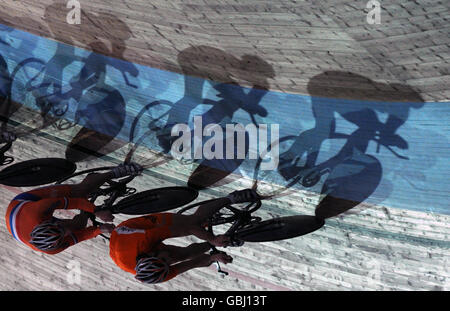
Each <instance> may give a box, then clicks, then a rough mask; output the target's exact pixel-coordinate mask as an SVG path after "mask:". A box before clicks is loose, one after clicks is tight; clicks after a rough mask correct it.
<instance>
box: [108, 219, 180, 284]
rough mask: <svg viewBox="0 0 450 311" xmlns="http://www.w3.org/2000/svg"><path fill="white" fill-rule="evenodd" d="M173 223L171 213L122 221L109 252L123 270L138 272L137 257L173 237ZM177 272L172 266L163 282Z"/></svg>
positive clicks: (112, 236) (155, 248)
mask: <svg viewBox="0 0 450 311" xmlns="http://www.w3.org/2000/svg"><path fill="white" fill-rule="evenodd" d="M171 224H172V214H171V213H157V214H152V215H147V216H142V217H137V218H132V219H128V220H126V221H124V222H122V223H121V224H120V225H118V226H117V227H116V228H115V229H114V231H113V232H112V233H111V239H110V243H109V250H110V252H109V254H110V256H111V258H112V260H113V261H114V262H115V263H116V264H117V265H118V266H119V267H120V268H121V269H122V270H125V271H127V272H129V273H132V274H136V271H135V267H136V263H137V260H136V258H137V257H138V256H139V255H142V254H145V253H151V252H154V251H156V250H158V249H159V248H160V247H161V246H163V245H164V244H163V243H162V241H163V240H165V239H167V238H170V237H171V232H170V225H171ZM177 274H178V273H177V271H176V269H174V268H173V267H170V270H169V273H168V274H167V277H166V278H165V279H164V280H163V282H165V281H168V280H170V279H172V278H174V277H175V276H176V275H177Z"/></svg>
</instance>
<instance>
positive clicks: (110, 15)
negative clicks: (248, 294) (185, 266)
mask: <svg viewBox="0 0 450 311" xmlns="http://www.w3.org/2000/svg"><path fill="white" fill-rule="evenodd" d="M360 2H361V4H360V6H358V5H355V4H354V2H353V1H351V2H350V1H327V2H326V4H320V5H319V4H311V3H309V2H308V1H304V2H298V3H297V4H293V3H291V2H290V1H270V2H269V1H267V2H265V1H247V2H246V4H245V5H244V4H237V3H235V2H232V1H229V2H227V1H208V5H206V4H204V1H189V2H186V1H170V2H169V1H152V4H148V1H136V0H135V1H118V0H114V1H104V0H94V1H90V2H89V3H88V2H86V3H84V2H83V1H82V2H81V4H82V9H83V19H82V23H81V25H79V26H76V25H69V24H67V23H66V14H67V11H68V10H67V9H66V8H65V1H51V0H43V1H40V2H39V3H38V4H37V3H34V1H20V2H19V1H10V0H6V1H3V2H2V3H1V4H0V24H1V25H3V26H1V28H0V29H1V33H0V39H1V40H2V41H0V44H1V45H0V47H1V49H0V53H1V55H2V57H3V59H5V64H6V67H7V69H6V71H4V72H8V73H9V74H11V73H12V72H13V70H14V68H17V67H16V66H17V65H18V64H20V63H21V62H22V61H24V60H27V59H31V58H33V59H40V60H42V63H43V64H45V67H43V68H45V70H46V71H45V72H46V75H47V76H48V77H51V78H52V79H53V81H58V82H60V84H63V85H67V84H69V82H70V81H74V80H75V79H74V78H77V77H80V76H83V74H84V75H89V74H99V75H100V78H99V77H96V78H97V79H99V80H100V79H103V82H104V84H106V85H107V87H106V89H107V90H109V93H108V94H117V93H118V94H119V95H115V96H113V97H110V101H109V103H111V102H112V103H113V104H117V105H116V106H115V107H118V108H117V110H119V113H118V116H120V117H121V118H119V119H120V120H121V122H122V123H121V124H122V126H120V127H117V128H114V127H105V126H103V125H104V124H102V123H101V122H100V124H94V125H92V124H88V125H87V124H80V125H77V126H75V127H73V128H71V129H69V130H66V131H55V130H54V129H49V128H47V129H44V130H43V131H42V132H41V134H40V135H37V136H26V137H24V138H22V139H20V140H19V141H18V143H17V144H16V145H15V146H14V150H13V152H12V153H13V155H14V157H15V158H16V161H20V160H28V159H32V158H35V157H36V155H39V157H45V156H52V157H54V156H59V157H65V156H66V155H67V150H69V149H68V147H67V146H68V144H69V142H71V141H72V139H73V137H74V136H75V135H76V133H77V132H78V131H79V130H80V128H81V126H83V125H84V126H88V127H89V126H90V127H91V129H94V130H96V131H98V132H99V133H101V134H106V135H112V136H115V142H112V143H111V144H110V145H109V146H111V145H114V146H115V147H114V148H111V149H110V150H109V151H110V152H108V154H107V155H106V156H104V157H103V158H102V159H95V160H92V158H89V159H88V160H89V161H86V160H83V161H79V162H78V163H77V165H78V166H79V167H80V168H83V167H94V166H98V165H103V164H107V165H110V164H111V163H112V162H114V163H119V162H120V161H122V160H123V156H124V154H125V152H126V150H127V148H128V146H127V145H126V143H127V142H128V141H129V139H128V138H129V130H130V125H131V123H132V120H133V117H135V116H136V115H137V113H138V112H139V110H140V108H142V106H143V105H145V104H147V103H150V102H153V101H155V100H164V101H168V102H172V103H177V107H181V108H180V109H178V110H177V111H175V113H174V114H173V118H174V119H175V120H178V121H179V122H181V121H183V120H184V119H183V117H184V116H186V115H187V116H189V114H190V113H194V114H204V113H206V112H207V111H208V109H209V106H207V105H205V104H204V105H201V104H202V103H205V100H209V102H208V103H210V102H215V103H218V104H222V105H223V102H221V100H220V98H222V99H223V100H224V102H225V103H226V102H227V100H228V101H236V100H243V101H251V100H254V98H257V99H259V101H257V103H258V104H259V105H261V106H262V107H264V108H265V109H266V110H267V111H268V114H267V116H266V117H261V116H257V121H258V123H265V124H280V134H281V136H285V135H299V133H300V132H302V131H306V130H308V129H310V128H313V127H314V124H315V122H316V125H317V124H318V122H319V121H320V120H321V117H322V118H323V119H325V118H327V117H328V116H329V113H331V114H332V115H334V117H335V118H336V128H337V129H340V130H342V131H344V132H345V133H347V134H349V133H351V132H352V131H353V130H355V129H356V128H355V125H354V124H351V123H349V122H348V120H345V118H343V117H342V114H345V113H352V112H353V113H356V114H357V117H358V118H362V119H363V120H366V119H367V120H368V124H371V123H370V121H371V120H372V119H370V117H371V116H372V115H371V114H370V113H361V111H367V110H372V111H375V113H376V115H377V117H378V119H380V120H386V119H387V117H386V116H387V114H391V115H394V116H395V117H396V118H397V120H400V121H399V127H398V132H397V133H398V134H399V135H400V136H401V137H402V138H403V139H404V140H405V141H406V142H407V148H397V149H395V150H396V151H398V152H399V153H401V154H402V155H405V156H407V157H408V160H405V159H401V158H398V157H396V156H394V155H393V153H391V152H389V151H388V150H386V148H384V149H383V148H381V150H377V148H376V146H375V145H369V146H368V149H367V151H366V153H367V154H369V155H371V156H372V157H375V158H376V159H377V161H378V162H377V163H380V165H381V168H382V175H381V178H379V179H377V180H376V181H374V182H373V183H374V184H370V187H369V188H370V189H369V190H372V192H371V193H370V194H369V195H368V196H363V197H364V200H360V201H362V202H361V204H359V205H358V206H357V207H355V208H353V209H351V210H350V211H348V212H347V213H343V214H340V215H339V216H337V217H331V218H329V219H327V223H326V226H325V227H324V228H322V229H320V230H319V231H316V232H314V233H312V234H309V235H307V236H304V237H301V238H297V239H293V240H290V241H283V242H277V243H265V244H260V245H255V244H251V243H249V244H248V246H247V247H245V248H241V249H232V250H230V253H231V254H232V255H233V256H234V257H235V261H234V263H233V264H232V265H230V266H227V268H228V270H229V271H231V273H230V277H228V278H225V279H222V278H220V277H219V276H218V275H217V273H216V272H215V271H213V269H201V270H195V271H192V272H190V273H188V274H186V275H183V276H180V277H179V278H176V279H175V280H173V281H171V282H169V283H167V284H161V285H157V286H142V285H140V284H138V283H136V282H134V281H133V280H132V279H130V278H129V276H128V275H126V274H125V273H122V271H120V270H118V269H117V268H116V267H115V266H114V264H113V263H112V261H111V260H110V259H109V257H108V248H107V245H106V243H105V242H104V241H103V240H102V239H100V238H98V239H95V240H92V241H88V242H85V243H83V244H80V245H77V246H75V247H73V248H72V249H70V250H69V251H67V252H66V253H65V254H60V255H57V256H52V257H50V258H49V257H48V256H42V255H40V254H37V253H33V252H31V251H29V250H28V249H25V248H23V247H22V246H20V245H17V243H16V242H15V241H14V240H13V239H12V238H11V237H10V236H9V234H8V232H7V230H6V228H5V225H4V224H2V228H1V229H2V230H1V234H0V237H1V240H2V246H3V247H2V251H1V253H0V255H1V260H2V265H1V267H0V279H1V280H2V282H1V285H0V286H1V289H25V290H38V289H55V290H73V289H75V290H78V289H81V290H99V289H100V290H130V289H142V290H155V289H157V290H240V289H242V290H255V289H267V290H304V289H312V290H327V289H331V290H333V289H338V290H349V289H352V290H360V289H363V290H374V289H383V290H390V289H426V290H440V289H448V286H449V283H448V282H449V277H450V274H449V270H448V269H449V268H448V262H449V258H450V257H449V246H450V244H449V242H448V240H449V239H448V233H449V231H450V227H449V225H448V224H449V222H448V220H449V216H448V215H449V214H450V213H449V206H448V190H449V184H448V178H446V176H447V173H448V171H449V169H448V168H449V167H448V156H449V154H448V153H449V149H448V139H449V131H448V121H449V110H450V108H449V95H450V91H449V85H450V83H449V82H450V81H449V80H450V78H449V73H448V71H449V63H448V59H449V36H448V34H449V27H448V26H447V24H448V16H449V10H448V5H446V4H445V2H444V1H417V2H409V1H397V2H395V4H389V5H387V4H386V5H384V4H383V11H382V23H381V24H380V25H369V24H367V22H366V20H365V12H364V7H365V1H360ZM76 57H78V60H77V61H74V59H75V58H76ZM80 59H81V61H80ZM37 64H40V63H38V62H35V67H34V68H35V69H36V68H37V69H39V68H38V67H36V66H37ZM32 68H33V67H32ZM83 70H85V71H83ZM121 72H125V73H126V75H127V76H128V78H129V82H130V84H132V85H134V86H135V87H131V86H130V85H128V84H126V83H125V82H124V79H123V78H122V74H121ZM19 73H20V71H19ZM3 78H4V76H3ZM5 81H7V79H6V80H5V78H4V79H3V80H2V82H3V85H5V84H6V82H5ZM14 81H15V84H14V83H12V87H11V90H12V94H11V95H12V96H13V99H14V101H15V102H17V103H20V104H22V105H23V107H22V110H20V111H21V112H22V113H16V114H14V115H12V116H11V119H12V121H13V122H12V124H19V125H18V126H19V127H21V128H22V129H28V128H34V127H35V126H36V122H35V121H34V120H37V119H38V113H37V112H36V109H34V108H35V107H34V106H33V100H32V98H30V97H29V96H25V95H24V92H21V90H23V89H21V88H20V85H23V84H25V83H26V79H25V76H24V75H22V76H20V74H19V75H17V76H16V79H15V80H14ZM21 83H22V84H21ZM72 87H73V88H75V89H76V88H77V86H75V87H74V86H73V85H72ZM78 87H80V88H81V86H78ZM251 92H254V93H251ZM217 93H218V94H219V96H217ZM248 94H255V95H254V97H253V98H252V97H250V96H249V95H248ZM218 98H219V99H218ZM323 98H326V99H325V100H324V99H323ZM119 99H120V100H119ZM95 100H96V97H95V96H85V97H83V101H84V102H83V103H84V104H85V105H88V104H90V103H95V102H96V101H95ZM123 103H124V104H125V105H124V106H123V107H122V106H121V104H123ZM342 104H347V105H349V107H350V108H349V109H348V110H345V111H342V110H340V108H339V107H341V105H342ZM404 107H408V108H407V109H406V108H404ZM313 110H314V112H315V115H313V113H312V111H313ZM227 112H228V111H226V113H227ZM233 113H234V112H233ZM75 114H76V109H75V108H74V109H71V110H69V112H68V113H67V115H66V116H65V117H66V118H67V119H69V120H70V121H73V120H74V115H75ZM340 115H341V116H340ZM233 117H234V120H235V121H238V122H242V123H249V122H251V121H250V119H249V116H248V114H246V113H243V112H242V111H236V112H235V114H234V115H233ZM356 123H357V122H356ZM320 124H324V123H323V122H322V123H320ZM374 124H375V123H374ZM326 129H327V128H326V127H325V125H324V128H321V129H320V130H322V131H325V130H326ZM318 133H321V131H318V132H315V134H318ZM304 142H305V141H304ZM306 142H308V140H306ZM339 146H342V145H339V143H337V144H336V145H334V144H333V143H331V145H326V144H325V146H324V147H323V148H324V149H323V150H324V151H321V152H323V153H324V155H325V156H327V155H330V154H332V153H333V151H334V152H335V151H336V148H339ZM147 147H149V148H150V149H155V148H156V149H157V147H158V146H152V145H149V146H147ZM106 149H107V148H106ZM96 151H98V150H96ZM100 151H103V152H104V151H105V150H100ZM377 151H378V152H377ZM141 160H142V161H145V154H144V155H143V158H142V159H141ZM195 167H196V166H195V165H182V164H180V163H179V162H177V161H175V160H169V161H168V162H166V163H165V164H163V165H160V166H157V167H155V168H153V169H151V170H147V171H146V174H145V175H144V177H142V178H141V179H140V182H139V184H138V185H137V187H138V188H139V189H140V190H143V189H148V188H154V187H160V186H168V185H184V184H186V181H187V180H188V179H189V176H190V175H191V173H192V171H193V170H194V169H195ZM252 168H253V167H252V166H251V163H249V164H246V163H243V164H242V166H241V167H240V169H239V170H238V171H235V172H234V173H235V174H233V175H232V177H233V178H232V181H229V182H228V183H225V184H224V185H222V186H219V187H211V188H210V189H207V190H204V191H202V193H201V197H200V199H201V198H209V197H212V196H218V195H224V194H226V193H228V192H230V191H232V190H234V189H240V188H242V187H245V186H248V185H250V184H251V181H250V177H252ZM366 173H367V175H365V176H362V177H359V178H362V180H365V179H366V180H367V179H369V180H370V178H371V177H372V178H373V176H374V174H375V173H374V171H370V170H369V172H366ZM247 177H248V178H247ZM266 181H267V182H273V183H277V184H280V185H283V180H280V179H279V175H278V174H272V175H270V174H269V175H268V177H267V180H266ZM358 181H360V179H358ZM297 186H298V185H295V186H294V187H292V188H291V189H290V190H295V191H293V193H292V194H290V195H288V196H284V197H282V198H279V199H277V200H274V201H271V202H270V203H268V204H267V205H265V207H264V210H263V211H262V215H263V216H267V217H271V216H287V215H293V214H310V215H311V214H314V212H315V208H316V206H317V203H318V201H319V199H320V198H321V196H320V187H318V188H314V189H304V188H301V187H299V186H298V187H297ZM357 189H358V190H360V191H359V192H361V191H364V190H366V189H365V188H364V187H361V188H357ZM22 190H25V189H17V188H16V189H13V188H9V187H2V188H1V191H2V195H1V202H2V205H3V210H5V209H6V205H7V203H8V202H9V200H10V199H11V198H12V197H13V196H14V195H15V193H17V192H19V191H22ZM356 192H358V191H356ZM341 195H343V196H344V199H347V200H355V197H353V196H352V195H353V194H348V193H341ZM356 197H358V193H357V194H356ZM121 219H123V217H119V218H118V219H117V222H118V221H120V220H121ZM187 242H188V241H186V240H183V239H181V240H177V241H175V243H178V244H179V245H182V244H186V243H187ZM71 260H76V261H78V262H81V263H82V264H81V271H82V276H81V282H80V283H79V284H70V283H68V282H67V278H66V277H67V274H68V271H69V268H68V263H69V262H71Z"/></svg>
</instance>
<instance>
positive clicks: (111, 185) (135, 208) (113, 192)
mask: <svg viewBox="0 0 450 311" xmlns="http://www.w3.org/2000/svg"><path fill="white" fill-rule="evenodd" d="M113 168H114V167H113V166H104V167H97V168H93V169H87V170H83V171H80V172H77V173H74V174H71V175H70V176H67V177H65V178H63V179H61V180H58V181H57V182H56V183H55V184H57V185H59V184H62V183H64V182H66V181H68V180H70V179H72V178H74V177H77V176H80V175H84V174H89V173H96V172H101V171H109V170H111V169H113ZM134 178H136V176H135V175H132V176H128V177H124V178H121V179H118V180H110V181H108V182H106V183H105V184H104V185H103V186H102V187H100V188H99V189H98V190H96V191H94V192H93V193H91V194H90V195H89V197H88V199H89V201H90V202H91V203H93V204H95V203H96V201H97V200H98V199H100V198H102V197H103V203H101V204H100V205H96V211H101V210H109V211H111V213H113V214H125V215H145V214H152V213H158V212H162V211H166V210H169V209H175V208H178V207H180V206H183V205H186V204H189V203H190V202H192V201H193V200H195V199H196V198H197V196H198V192H197V191H196V190H194V189H191V188H188V187H164V188H156V189H150V190H145V191H142V192H137V190H136V188H132V187H128V183H130V182H131V181H133V180H134ZM120 198H122V199H121V200H120V201H119V202H117V203H116V201H117V200H118V199H120ZM91 220H93V222H94V224H99V223H98V222H97V221H95V215H91Z"/></svg>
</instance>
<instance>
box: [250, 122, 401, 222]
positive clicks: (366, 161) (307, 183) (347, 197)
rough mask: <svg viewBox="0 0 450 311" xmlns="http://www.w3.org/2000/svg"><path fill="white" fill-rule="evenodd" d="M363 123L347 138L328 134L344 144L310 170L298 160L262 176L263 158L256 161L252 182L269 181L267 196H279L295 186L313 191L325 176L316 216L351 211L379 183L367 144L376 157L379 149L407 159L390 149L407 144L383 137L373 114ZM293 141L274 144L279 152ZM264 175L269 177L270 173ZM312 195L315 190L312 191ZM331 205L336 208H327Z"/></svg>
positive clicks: (394, 137)
mask: <svg viewBox="0 0 450 311" xmlns="http://www.w3.org/2000/svg"><path fill="white" fill-rule="evenodd" d="M366 119H367V120H368V122H367V123H366V124H364V123H361V124H358V125H359V128H358V129H356V130H355V131H354V132H352V133H351V134H343V133H338V132H335V131H333V132H332V133H330V135H329V137H328V139H346V140H347V141H346V143H345V145H344V146H343V147H342V148H341V150H340V151H339V152H338V153H337V154H336V155H335V156H332V157H330V158H329V159H328V160H326V161H323V162H321V163H318V164H315V165H312V166H307V165H303V166H302V165H301V164H300V163H299V162H300V159H298V158H294V159H290V161H289V163H288V162H286V163H284V164H285V165H284V166H283V165H282V164H281V165H280V166H279V169H278V173H279V176H274V175H268V176H263V175H262V174H263V173H262V172H261V170H260V169H259V167H260V164H261V162H262V158H263V156H264V155H263V156H262V157H261V158H260V159H258V162H257V164H256V167H255V171H254V175H253V179H255V180H263V179H266V180H268V181H270V182H271V183H269V185H270V187H271V188H272V189H270V191H271V194H272V195H277V196H279V195H282V194H286V193H287V192H288V189H290V188H292V187H294V186H296V185H300V186H302V187H304V188H313V187H315V186H316V185H318V184H319V182H320V181H321V180H322V177H323V176H325V175H327V176H326V179H325V180H324V181H323V183H322V185H321V189H320V194H321V195H325V196H324V198H323V199H322V200H321V202H320V203H319V205H318V206H317V208H316V215H317V216H319V217H321V218H330V217H333V216H337V215H339V214H341V213H343V212H345V211H347V210H349V209H351V208H353V207H354V206H356V205H358V204H360V203H361V202H364V201H365V200H366V199H367V198H368V197H369V196H370V195H371V194H372V193H373V192H374V191H375V189H376V188H377V186H378V184H379V182H380V181H381V179H382V174H383V169H382V165H381V162H380V161H379V160H378V159H377V158H376V157H375V156H373V155H370V154H368V153H367V150H368V147H369V143H370V141H374V142H375V143H376V144H377V148H376V153H379V152H380V148H381V146H383V147H384V148H386V149H387V150H388V151H390V152H391V153H392V154H393V155H394V156H395V157H397V158H399V159H402V160H408V159H409V158H408V157H406V156H403V155H401V154H399V153H397V152H396V151H395V150H394V149H392V146H396V147H399V148H401V149H406V146H407V144H406V142H405V141H404V140H403V138H402V137H400V136H399V135H397V134H392V133H391V134H386V133H383V124H382V123H381V122H380V121H379V120H378V119H377V117H376V115H375V114H374V113H373V114H368V115H367V116H366ZM296 138H297V137H295V136H286V137H283V138H281V139H280V140H279V141H278V142H276V143H277V144H279V145H280V150H282V149H284V148H283V147H285V145H288V142H289V141H292V140H295V139H296ZM271 148H273V146H269V147H268V149H267V151H266V153H268V152H269V151H270V149H271ZM286 164H287V165H286ZM266 174H271V172H268V173H266ZM274 179H276V180H274ZM276 184H278V185H282V186H278V189H276ZM291 191H292V190H291ZM314 191H316V190H315V189H314ZM317 191H319V190H317ZM332 205H336V206H337V205H339V206H340V207H333V208H331V206H332Z"/></svg>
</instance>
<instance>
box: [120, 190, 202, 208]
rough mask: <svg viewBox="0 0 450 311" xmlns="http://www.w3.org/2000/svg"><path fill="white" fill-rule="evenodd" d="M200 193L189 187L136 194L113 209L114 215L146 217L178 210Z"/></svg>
mask: <svg viewBox="0 0 450 311" xmlns="http://www.w3.org/2000/svg"><path fill="white" fill-rule="evenodd" d="M197 196H198V191H197V190H194V189H191V188H188V187H166V188H158V189H152V190H147V191H143V192H139V193H136V194H134V195H131V196H129V197H127V198H125V199H122V200H121V201H119V202H118V203H117V204H115V205H114V206H113V207H112V212H113V213H116V214H118V213H120V214H126V215H145V214H152V213H159V212H164V211H168V210H171V209H174V208H178V207H180V206H183V205H185V204H188V203H190V202H192V201H194V200H195V199H196V198H197Z"/></svg>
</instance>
